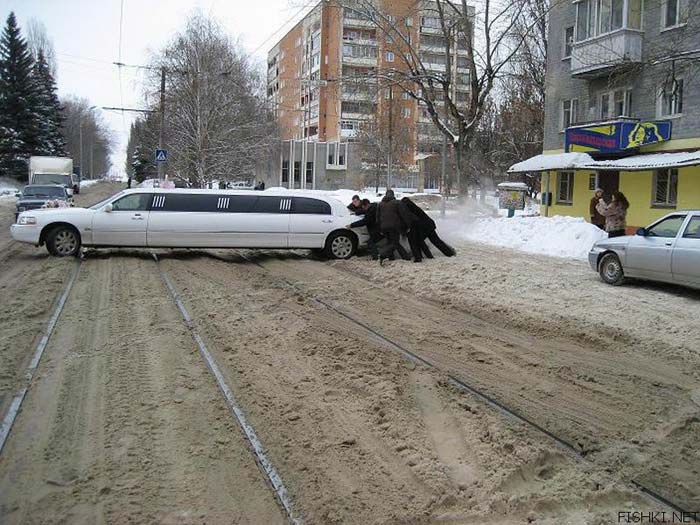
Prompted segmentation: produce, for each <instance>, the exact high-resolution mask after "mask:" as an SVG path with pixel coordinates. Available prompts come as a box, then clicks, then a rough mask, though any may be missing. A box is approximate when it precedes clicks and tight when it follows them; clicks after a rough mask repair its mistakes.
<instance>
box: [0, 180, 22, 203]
mask: <svg viewBox="0 0 700 525" xmlns="http://www.w3.org/2000/svg"><path fill="white" fill-rule="evenodd" d="M19 190H20V187H19V185H18V184H17V182H16V181H14V180H12V179H6V178H1V179H0V199H14V198H15V193H16V192H18V191H19Z"/></svg>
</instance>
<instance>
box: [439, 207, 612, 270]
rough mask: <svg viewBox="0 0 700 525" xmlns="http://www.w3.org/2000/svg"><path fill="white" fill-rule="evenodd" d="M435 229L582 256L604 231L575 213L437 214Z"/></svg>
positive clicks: (487, 241) (519, 247)
mask: <svg viewBox="0 0 700 525" xmlns="http://www.w3.org/2000/svg"><path fill="white" fill-rule="evenodd" d="M438 231H439V232H440V233H441V234H444V235H445V237H447V238H449V239H450V240H452V241H453V242H455V241H471V242H478V243H483V244H489V245H491V246H500V247H503V248H510V249H513V250H518V251H522V252H527V253H536V254H541V255H549V256H553V257H571V258H575V259H585V258H586V256H587V255H588V252H589V250H590V249H591V246H593V243H595V242H596V241H598V240H601V239H605V238H607V234H606V233H605V232H603V231H601V230H600V229H598V228H597V227H595V226H593V225H592V224H590V223H588V222H586V221H584V220H583V219H581V218H577V217H562V216H555V217H519V216H516V217H513V218H510V219H508V218H505V217H496V218H491V217H487V218H470V217H468V216H463V217H459V216H458V215H456V214H451V215H449V216H447V217H446V218H445V219H444V220H440V219H439V218H438Z"/></svg>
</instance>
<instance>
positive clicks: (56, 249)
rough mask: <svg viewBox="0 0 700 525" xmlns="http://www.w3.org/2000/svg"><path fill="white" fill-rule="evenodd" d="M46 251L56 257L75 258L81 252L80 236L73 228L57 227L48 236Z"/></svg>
mask: <svg viewBox="0 0 700 525" xmlns="http://www.w3.org/2000/svg"><path fill="white" fill-rule="evenodd" d="M46 249H47V250H48V251H49V253H50V254H51V255H54V256H56V257H74V256H76V255H78V252H79V251H80V234H79V233H78V231H77V230H76V229H75V228H73V227H72V226H67V225H66V226H56V227H55V228H54V229H52V230H51V231H50V232H49V233H48V235H47V236H46Z"/></svg>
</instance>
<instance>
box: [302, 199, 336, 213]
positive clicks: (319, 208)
mask: <svg viewBox="0 0 700 525" xmlns="http://www.w3.org/2000/svg"><path fill="white" fill-rule="evenodd" d="M292 213H296V214H303V215H331V205H330V204H328V203H327V202H326V201H321V200H318V199H310V198H308V197H294V198H293V199H292Z"/></svg>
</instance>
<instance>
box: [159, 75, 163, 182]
mask: <svg viewBox="0 0 700 525" xmlns="http://www.w3.org/2000/svg"><path fill="white" fill-rule="evenodd" d="M164 129H165V68H164V67H162V68H161V69H160V131H159V133H158V149H163V137H164V134H163V131H164ZM164 169H165V166H164V163H163V162H158V182H159V183H160V182H162V181H163V178H164V177H163V171H164Z"/></svg>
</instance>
